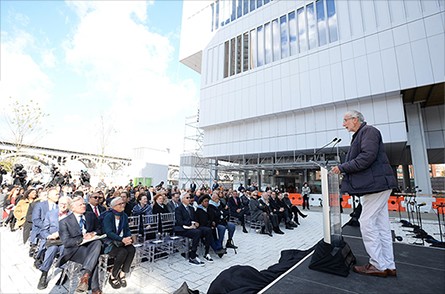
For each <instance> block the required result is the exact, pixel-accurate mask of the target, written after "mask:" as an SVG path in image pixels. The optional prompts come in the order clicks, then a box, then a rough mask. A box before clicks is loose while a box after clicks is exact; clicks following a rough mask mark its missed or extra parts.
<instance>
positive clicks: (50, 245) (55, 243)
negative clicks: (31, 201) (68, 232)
mask: <svg viewBox="0 0 445 294" xmlns="http://www.w3.org/2000/svg"><path fill="white" fill-rule="evenodd" d="M70 203H71V198H70V197H67V196H62V197H60V199H59V202H58V208H59V209H53V210H51V211H49V212H48V213H47V214H46V216H45V220H44V221H43V227H42V230H41V231H40V235H41V236H42V240H44V242H45V248H46V250H45V258H44V259H43V263H42V265H41V266H40V267H39V270H40V271H41V272H42V275H41V276H40V280H39V284H38V285H37V289H39V290H43V289H46V287H47V286H48V281H47V277H48V271H49V269H50V268H51V265H52V264H53V261H54V258H55V257H56V255H57V254H58V255H59V256H62V253H63V245H62V241H61V240H60V238H59V221H60V220H62V219H64V218H65V217H66V216H67V215H68V213H69V207H70Z"/></svg>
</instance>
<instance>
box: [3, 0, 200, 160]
mask: <svg viewBox="0 0 445 294" xmlns="http://www.w3.org/2000/svg"><path fill="white" fill-rule="evenodd" d="M66 4H67V6H68V7H69V8H71V9H73V10H74V11H75V12H76V14H77V16H78V19H73V18H70V19H69V20H68V19H65V21H67V23H66V24H65V25H71V24H73V23H76V25H75V27H73V28H72V29H70V32H71V35H70V36H69V38H68V39H65V40H53V39H51V32H44V34H46V36H47V37H48V38H49V40H48V41H45V42H38V43H39V45H36V40H35V39H34V37H33V36H32V35H30V34H29V33H26V32H24V31H19V32H18V33H17V32H16V31H14V32H13V34H14V35H13V36H12V35H8V34H12V32H10V31H8V33H5V32H2V43H1V46H2V48H1V49H2V54H3V55H2V62H1V73H2V80H1V82H0V106H2V103H3V102H4V101H5V99H4V97H8V96H13V97H18V98H21V97H23V98H28V97H29V98H32V99H34V100H38V101H40V102H42V103H41V105H42V106H43V107H44V111H45V112H46V113H49V114H50V117H49V118H48V121H47V123H46V126H45V127H46V128H48V130H49V133H48V135H47V136H45V137H44V138H43V139H42V140H41V141H39V142H38V144H39V145H43V146H45V147H51V148H60V149H67V150H73V151H81V152H91V153H99V152H100V140H99V139H98V137H99V135H100V134H99V129H100V117H101V116H104V117H105V118H106V123H107V127H108V126H111V127H112V128H113V130H114V131H113V132H112V134H111V135H110V139H109V144H108V146H107V148H106V151H105V152H106V154H109V155H116V156H123V157H130V156H132V150H133V148H134V147H142V146H146V147H151V148H157V149H165V148H170V149H171V152H172V153H176V154H178V155H179V153H180V152H182V147H183V136H184V118H185V117H186V116H189V115H191V114H194V113H196V108H197V105H198V101H197V99H198V89H197V87H196V85H195V84H194V82H193V81H192V80H185V79H181V77H177V76H174V78H172V77H171V75H170V74H169V72H168V70H169V68H171V64H172V63H173V64H174V63H176V62H178V61H177V60H173V56H174V53H175V51H174V50H175V48H174V47H173V46H172V41H171V39H170V38H172V37H174V36H172V34H171V33H170V34H169V35H167V36H163V35H161V34H158V33H155V32H153V30H150V28H149V27H147V25H146V24H145V23H146V22H147V9H150V5H151V4H153V1H149V2H144V1H67V2H66ZM21 18H22V19H23V22H24V21H26V19H24V18H23V17H21ZM57 42H60V43H59V44H58V45H57V44H56V43H57ZM42 43H43V45H42ZM57 46H61V49H62V50H64V53H65V55H64V57H65V60H61V59H59V60H58V59H57V58H56V54H55V53H56V52H59V50H60V48H59V47H57ZM29 53H32V54H29ZM57 56H59V55H57ZM33 57H34V58H33ZM37 59H38V60H37ZM169 65H170V66H169ZM64 66H65V67H64ZM49 73H51V74H52V75H51V74H49ZM56 74H57V76H56ZM51 78H54V80H51ZM56 78H57V79H56ZM56 81H57V82H56ZM56 96H57V97H56ZM45 106H46V108H45ZM0 137H1V136H0ZM177 160H178V161H179V156H178V157H177ZM176 163H177V162H176Z"/></svg>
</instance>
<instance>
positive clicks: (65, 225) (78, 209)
mask: <svg viewBox="0 0 445 294" xmlns="http://www.w3.org/2000/svg"><path fill="white" fill-rule="evenodd" d="M71 211H72V213H71V214H70V215H68V216H67V217H66V218H64V219H62V220H61V221H60V222H59V234H60V239H61V240H62V244H63V246H64V247H65V249H64V254H63V257H62V258H61V260H60V265H63V264H64V263H66V262H67V261H69V260H71V261H74V262H77V263H80V264H82V271H83V275H82V277H81V278H80V281H79V284H78V285H77V289H76V292H87V291H88V280H89V279H90V278H91V288H92V290H93V292H92V293H93V294H100V293H102V290H101V288H100V284H99V273H98V269H97V261H98V259H99V255H100V252H101V249H102V242H101V241H100V240H94V238H95V236H96V234H98V233H100V231H99V226H98V221H97V218H96V216H95V215H94V214H93V213H91V212H86V206H85V202H84V201H83V198H82V197H76V198H74V199H73V200H72V202H71ZM92 239H93V240H92ZM88 240H90V241H88ZM91 240H92V241H91ZM85 241H86V242H87V243H84V242H85Z"/></svg>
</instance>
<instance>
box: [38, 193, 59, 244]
mask: <svg viewBox="0 0 445 294" xmlns="http://www.w3.org/2000/svg"><path fill="white" fill-rule="evenodd" d="M55 210H56V211H58V209H55ZM48 211H49V205H48V200H46V201H42V202H39V203H37V204H36V206H35V207H34V208H33V210H32V232H33V235H34V234H35V235H34V236H36V237H40V236H39V235H40V231H41V230H42V228H43V221H44V220H45V217H46V214H47V213H48Z"/></svg>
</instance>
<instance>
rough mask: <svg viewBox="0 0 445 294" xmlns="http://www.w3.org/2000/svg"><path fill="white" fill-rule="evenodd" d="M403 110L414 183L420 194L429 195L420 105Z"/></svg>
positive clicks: (429, 180) (408, 106)
mask: <svg viewBox="0 0 445 294" xmlns="http://www.w3.org/2000/svg"><path fill="white" fill-rule="evenodd" d="M405 110H406V121H407V123H408V143H409V145H410V150H411V159H412V162H413V169H414V183H415V185H416V186H418V187H419V188H418V189H419V190H422V194H431V193H432V188H431V179H430V171H429V167H428V156H427V152H426V142H425V132H424V129H423V119H422V111H421V109H420V103H415V104H405Z"/></svg>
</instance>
